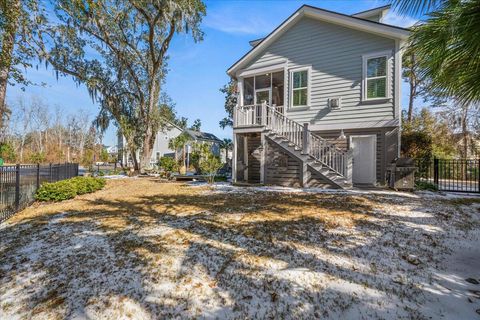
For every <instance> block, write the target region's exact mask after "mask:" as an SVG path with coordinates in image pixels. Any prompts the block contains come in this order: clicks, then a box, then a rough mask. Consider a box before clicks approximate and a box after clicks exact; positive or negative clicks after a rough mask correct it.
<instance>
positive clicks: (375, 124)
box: [308, 119, 399, 131]
mask: <svg viewBox="0 0 480 320" xmlns="http://www.w3.org/2000/svg"><path fill="white" fill-rule="evenodd" d="M357 121H358V120H357ZM398 121H399V120H398V119H391V120H378V121H364V122H350V123H337V124H322V122H321V121H319V122H318V123H316V124H311V125H309V126H308V129H310V130H312V131H324V130H342V129H345V130H347V129H366V128H393V127H398Z"/></svg>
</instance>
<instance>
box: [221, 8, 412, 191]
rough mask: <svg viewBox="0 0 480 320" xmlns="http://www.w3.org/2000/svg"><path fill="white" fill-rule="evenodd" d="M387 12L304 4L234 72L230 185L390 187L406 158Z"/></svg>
mask: <svg viewBox="0 0 480 320" xmlns="http://www.w3.org/2000/svg"><path fill="white" fill-rule="evenodd" d="M389 8H390V7H389V6H384V7H381V8H376V9H372V10H368V11H364V12H360V13H357V14H354V15H345V14H342V13H338V12H333V11H328V10H323V9H320V8H316V7H312V6H308V5H303V6H302V7H300V8H299V9H298V10H297V11H295V12H294V13H293V14H292V15H291V16H290V17H289V18H288V19H287V20H285V21H284V22H283V23H282V24H280V25H279V26H278V27H277V28H275V29H274V30H273V31H272V32H271V33H270V34H269V35H267V36H266V37H265V38H262V39H257V40H254V41H251V42H250V44H251V45H252V48H251V50H250V51H249V52H247V53H246V54H245V55H243V56H242V57H241V58H240V59H239V60H238V61H237V62H235V64H233V65H232V66H231V67H230V68H229V69H228V71H227V73H228V74H229V75H230V76H231V77H232V78H234V79H236V80H237V82H238V92H239V99H238V102H239V103H238V105H237V106H236V108H235V109H234V115H233V118H234V119H233V120H234V127H233V142H234V156H233V162H232V163H233V179H234V182H237V183H265V184H281V185H288V186H296V185H298V186H304V187H310V186H317V187H336V188H343V187H347V186H350V185H352V184H357V185H377V184H384V183H385V171H386V166H387V164H388V163H389V162H391V161H392V160H393V159H395V158H396V157H398V156H399V151H400V134H399V133H400V118H401V117H400V112H401V108H400V96H401V94H400V87H401V82H402V78H401V77H402V48H403V46H404V43H405V41H406V40H407V39H408V37H409V34H410V32H409V30H408V29H404V28H400V27H396V26H392V25H388V24H384V23H383V22H382V18H383V17H384V15H385V14H386V12H387V11H388V10H389Z"/></svg>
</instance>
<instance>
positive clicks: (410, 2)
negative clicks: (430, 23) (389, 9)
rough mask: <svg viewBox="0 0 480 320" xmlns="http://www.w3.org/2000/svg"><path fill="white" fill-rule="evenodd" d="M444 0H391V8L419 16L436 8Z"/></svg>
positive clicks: (444, 0)
mask: <svg viewBox="0 0 480 320" xmlns="http://www.w3.org/2000/svg"><path fill="white" fill-rule="evenodd" d="M444 2H446V0H391V3H392V6H393V9H394V10H396V11H398V13H400V14H401V15H410V16H421V15H423V14H426V13H428V12H431V11H432V10H434V9H436V8H438V7H439V6H440V5H441V4H442V3H444Z"/></svg>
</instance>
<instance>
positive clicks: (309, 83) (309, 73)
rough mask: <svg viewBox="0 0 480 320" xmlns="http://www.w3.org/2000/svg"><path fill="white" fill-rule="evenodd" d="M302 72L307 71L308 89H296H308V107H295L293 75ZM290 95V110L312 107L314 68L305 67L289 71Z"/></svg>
mask: <svg viewBox="0 0 480 320" xmlns="http://www.w3.org/2000/svg"><path fill="white" fill-rule="evenodd" d="M301 71H307V87H306V88H305V87H301V88H296V89H299V90H301V89H307V104H306V105H300V106H294V105H293V74H294V73H295V72H301ZM288 79H289V81H288V93H289V97H290V98H289V99H288V109H289V110H296V109H300V108H308V107H310V96H311V93H312V66H303V67H296V68H291V69H289V70H288Z"/></svg>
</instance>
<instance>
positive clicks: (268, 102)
mask: <svg viewBox="0 0 480 320" xmlns="http://www.w3.org/2000/svg"><path fill="white" fill-rule="evenodd" d="M270 79H271V77H270ZM262 91H268V101H267V104H268V105H271V104H272V85H271V84H270V88H263V89H256V90H255V91H254V94H253V104H261V103H262V101H260V102H259V101H257V93H258V92H262Z"/></svg>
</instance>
